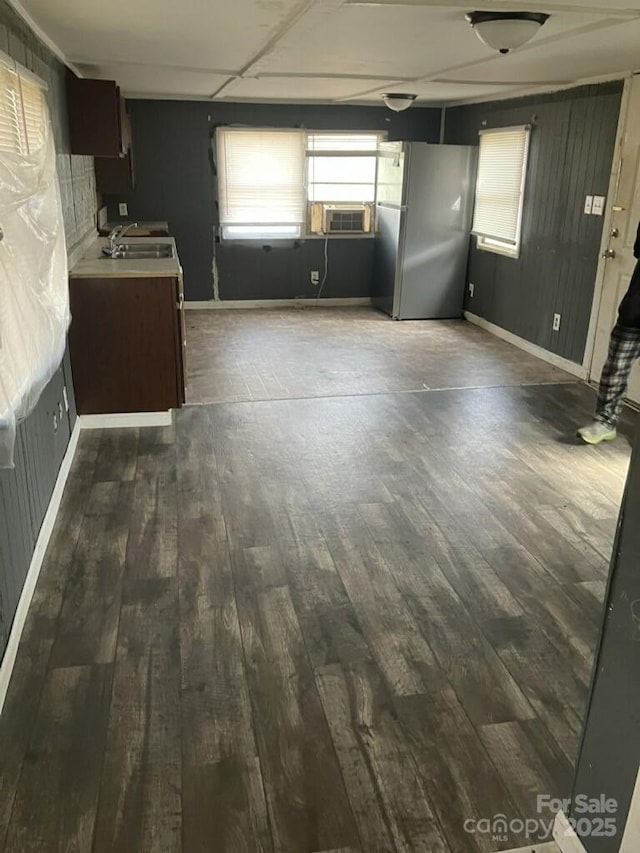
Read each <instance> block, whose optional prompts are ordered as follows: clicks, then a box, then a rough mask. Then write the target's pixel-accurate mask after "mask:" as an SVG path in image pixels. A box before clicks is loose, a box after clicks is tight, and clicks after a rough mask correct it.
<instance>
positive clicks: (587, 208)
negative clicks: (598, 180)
mask: <svg viewBox="0 0 640 853" xmlns="http://www.w3.org/2000/svg"><path fill="white" fill-rule="evenodd" d="M592 210H593V196H592V195H588V196H587V197H586V199H585V200H584V212H585V213H587V214H588V213H591V211H592Z"/></svg>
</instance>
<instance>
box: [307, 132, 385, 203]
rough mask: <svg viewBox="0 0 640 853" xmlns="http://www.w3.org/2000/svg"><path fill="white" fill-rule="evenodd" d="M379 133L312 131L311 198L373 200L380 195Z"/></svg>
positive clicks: (309, 154) (309, 139)
mask: <svg viewBox="0 0 640 853" xmlns="http://www.w3.org/2000/svg"><path fill="white" fill-rule="evenodd" d="M377 149H378V135H377V134H375V133H370V134H363V133H354V134H346V133H310V134H309V135H308V137H307V161H308V165H307V185H308V200H309V201H310V202H325V203H327V202H329V203H333V204H336V203H342V204H344V203H353V204H366V203H369V204H371V203H373V202H374V201H375V195H376V154H377Z"/></svg>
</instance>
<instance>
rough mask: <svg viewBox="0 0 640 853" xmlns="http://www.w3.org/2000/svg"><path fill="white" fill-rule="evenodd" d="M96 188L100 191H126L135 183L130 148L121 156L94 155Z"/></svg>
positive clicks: (112, 192) (113, 192) (110, 192)
mask: <svg viewBox="0 0 640 853" xmlns="http://www.w3.org/2000/svg"><path fill="white" fill-rule="evenodd" d="M95 169H96V188H97V189H98V190H99V191H100V192H102V193H109V194H116V193H128V192H130V191H131V190H132V189H133V188H134V185H135V181H134V171H133V155H132V153H131V149H129V150H128V151H127V153H126V154H125V155H124V156H123V157H96V159H95Z"/></svg>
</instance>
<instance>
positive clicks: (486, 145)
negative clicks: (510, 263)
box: [472, 126, 530, 258]
mask: <svg viewBox="0 0 640 853" xmlns="http://www.w3.org/2000/svg"><path fill="white" fill-rule="evenodd" d="M529 133H530V129H529V127H528V126H522V127H505V128H500V129H499V130H483V131H481V132H480V152H479V156H478V178H477V181H476V199H475V208H474V213H473V228H472V231H473V233H474V234H475V235H476V236H477V238H478V248H480V249H485V250H487V251H490V252H498V253H499V254H503V255H509V256H511V257H514V258H517V257H518V255H519V253H520V231H521V225H522V203H523V199H524V185H525V178H526V173H527V155H528V152H529Z"/></svg>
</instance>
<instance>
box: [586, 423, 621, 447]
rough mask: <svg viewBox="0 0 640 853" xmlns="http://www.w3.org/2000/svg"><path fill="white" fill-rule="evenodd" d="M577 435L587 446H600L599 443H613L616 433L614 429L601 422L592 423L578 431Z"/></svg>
mask: <svg viewBox="0 0 640 853" xmlns="http://www.w3.org/2000/svg"><path fill="white" fill-rule="evenodd" d="M578 435H579V436H580V438H581V439H582V440H583V441H586V442H587V444H600V442H601V441H613V439H614V438H615V437H616V435H617V432H616V430H615V427H610V426H608V425H607V424H603V423H602V421H593V423H590V424H587V426H583V427H581V428H580V429H579V430H578Z"/></svg>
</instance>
